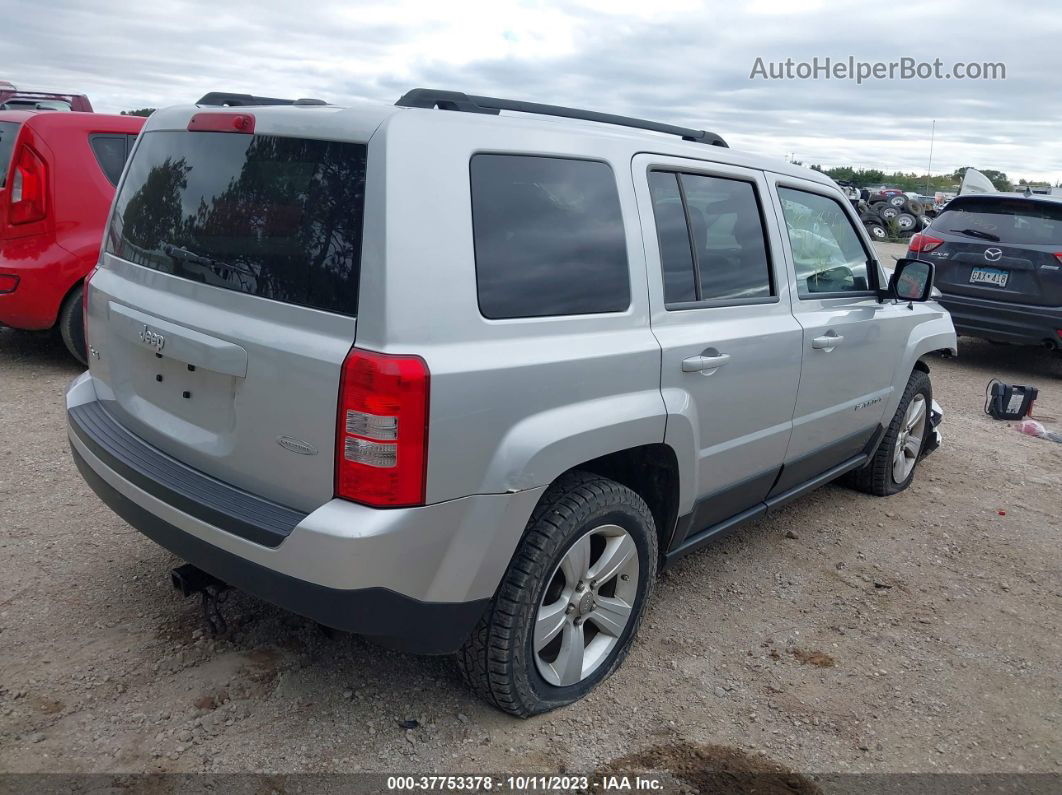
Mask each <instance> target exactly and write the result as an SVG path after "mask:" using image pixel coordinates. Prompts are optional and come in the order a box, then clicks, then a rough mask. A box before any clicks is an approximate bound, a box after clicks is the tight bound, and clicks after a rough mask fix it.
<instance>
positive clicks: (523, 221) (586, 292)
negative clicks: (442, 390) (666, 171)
mask: <svg viewBox="0 0 1062 795" xmlns="http://www.w3.org/2000/svg"><path fill="white" fill-rule="evenodd" d="M470 172H471V182H472V229H473V235H474V241H475V249H476V284H477V288H478V291H479V310H480V312H481V313H482V314H483V316H484V317H488V318H492V319H494V318H520V317H546V316H554V315H579V314H592V313H600V312H622V311H624V310H626V309H627V307H629V306H630V303H631V285H630V275H629V270H628V267H627V241H626V237H625V235H624V231H623V216H622V214H621V212H620V203H619V193H618V192H617V189H616V178H615V177H614V176H613V174H612V169H611V168H610V167H609V165H608V164H607V163H601V162H596V161H590V160H569V159H562V158H555V157H537V156H529V155H494V154H489V155H488V154H483V155H475V156H474V157H473V158H472V162H471V165H470Z"/></svg>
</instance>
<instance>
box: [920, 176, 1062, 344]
mask: <svg viewBox="0 0 1062 795" xmlns="http://www.w3.org/2000/svg"><path fill="white" fill-rule="evenodd" d="M908 256H911V257H919V258H921V259H925V260H929V261H930V262H933V263H934V264H935V265H936V285H937V288H938V289H939V290H940V292H941V294H942V297H941V298H940V303H941V304H943V305H944V307H945V308H947V310H948V311H949V312H951V317H952V320H953V321H954V323H955V328H956V330H957V331H958V333H959V334H960V335H967V336H971V337H981V338H984V339H987V340H991V341H992V342H1005V343H1016V344H1021V345H1044V346H1046V347H1048V348H1050V349H1052V350H1059V349H1060V348H1062V197H1051V196H1042V195H1036V194H1030V195H1024V194H1012V193H979V194H969V195H962V196H957V197H956V198H954V199H952V200H951V201H950V202H948V204H947V206H946V207H945V209H944V211H943V212H941V214H940V215H939V216H938V217H937V218H935V219H934V220H933V222H932V224H931V225H930V227H929V228H928V229H926V230H925V231H924V232H922V233H920V234H917V235H915V236H914V237H912V238H911V242H910V246H909V249H908Z"/></svg>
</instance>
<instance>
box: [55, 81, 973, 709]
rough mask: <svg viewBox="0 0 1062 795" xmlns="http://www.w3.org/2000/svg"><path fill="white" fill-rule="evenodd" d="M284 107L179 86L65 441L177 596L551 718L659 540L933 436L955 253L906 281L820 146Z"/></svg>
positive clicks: (595, 678) (426, 100)
mask: <svg viewBox="0 0 1062 795" xmlns="http://www.w3.org/2000/svg"><path fill="white" fill-rule="evenodd" d="M252 101H253V100H252ZM276 102H277V101H275V100H274V101H273V104H272V105H270V106H257V107H249V106H247V105H246V104H245V103H239V104H238V103H237V102H236V101H235V99H234V98H232V97H230V98H229V101H228V102H226V104H228V105H230V107H224V108H221V107H217V106H215V107H213V108H210V109H207V108H204V107H202V106H198V107H194V106H186V107H175V108H168V109H165V110H160V111H158V112H156V113H155V114H154V115H153V116H152V117H151V119H150V120H149V121H148V126H147V127H146V128H145V130H144V132H143V134H142V135H141V137H140V140H139V142H138V143H137V147H136V151H135V153H134V154H133V157H132V160H131V161H130V163H129V166H128V167H127V169H126V171H125V174H124V176H123V178H122V184H121V188H120V189H119V194H118V197H117V198H116V200H115V203H114V209H113V212H112V216H111V221H110V224H109V226H108V231H107V236H106V248H105V250H104V252H103V253H102V255H101V257H100V267H99V268H98V269H97V270H96V271H94V273H93V275H92V277H91V279H90V280H89V282H88V283H87V287H86V290H87V301H86V305H87V307H88V315H87V329H88V343H89V345H90V346H91V350H92V356H91V357H90V366H89V370H88V372H86V373H84V374H82V375H81V376H80V377H79V378H77V379H76V380H75V381H74V382H73V384H72V385H71V387H70V389H69V390H68V392H67V417H68V423H69V435H70V443H71V448H72V450H73V456H74V460H75V462H76V464H77V466H78V468H79V470H80V471H81V473H82V474H83V475H84V477H85V478H86V480H87V482H88V483H89V484H90V486H91V487H92V488H93V489H94V490H95V491H96V493H97V494H98V495H99V496H100V497H101V499H103V501H104V502H106V503H107V504H108V505H110V506H111V507H112V508H113V509H114V510H115V511H116V512H117V513H118V514H119V515H120V516H121V517H123V518H124V519H125V520H126V521H128V522H129V523H130V524H131V525H133V526H134V527H136V528H137V529H139V530H140V531H142V532H143V533H144V534H145V535H147V536H148V537H149V538H151V539H153V540H155V541H156V542H158V543H159V544H161V545H162V546H164V547H166V548H167V549H170V550H171V551H173V552H174V553H175V554H177V555H179V556H180V557H182V558H184V559H185V560H186V561H188V564H186V566H183V567H181V569H178V570H176V571H175V572H174V574H175V580H176V582H177V584H180V585H181V587H182V590H183V591H185V592H194V591H195V590H201V589H202V588H203V587H204V586H203V584H204V583H211V582H212V581H214V578H216V580H220V581H223V582H224V583H227V584H229V585H232V586H235V587H239V588H241V589H243V590H245V591H248V592H250V593H252V594H256V595H258V596H259V597H261V598H264V599H267V600H270V601H273V602H275V603H277V604H280V605H282V606H285V607H287V608H289V609H291V610H294V611H296V612H298V613H301V614H303V615H305V616H308V617H311V618H313V619H315V620H317V621H320V622H321V623H323V624H326V625H329V626H332V627H336V628H339V629H345V630H350V631H354V632H359V633H362V634H366V635H371V636H376V637H378V638H380V639H382V640H385V641H386V642H387V643H390V644H395V645H401V646H403V647H405V648H408V649H411V650H418V651H424V652H435V653H446V652H457V657H458V661H459V665H460V667H461V669H462V671H463V673H464V676H465V678H466V681H467V682H468V683H469V685H470V686H471V687H472V688H473V689H474V690H475V691H476V692H477V693H479V694H480V695H481V696H483V697H484V698H485V699H486V700H487V701H489V702H490V703H492V704H494V705H496V706H497V707H499V708H500V709H503V710H505V711H507V712H510V713H513V714H515V715H521V716H527V715H532V714H535V713H539V712H544V711H546V710H549V709H553V708H555V707H558V706H562V705H564V704H567V703H570V702H572V701H574V700H576V699H578V698H581V697H582V696H583V695H585V694H586V693H587V692H589V691H590V689H592V688H593V687H594V686H595V685H596V684H597V683H598V682H600V681H602V680H603V679H605V678H606V677H607V676H609V675H610V674H611V673H612V672H613V671H614V670H615V669H616V668H617V667H618V666H619V665H620V664H621V662H622V661H623V659H624V656H625V655H626V653H627V650H628V648H629V647H630V644H631V642H632V640H633V637H634V635H635V633H636V631H637V629H638V625H639V624H640V622H641V619H642V616H643V614H644V612H645V608H646V604H647V602H648V600H649V598H650V595H651V593H652V591H653V583H654V580H655V577H656V572H657V568H658V566H662V565H666V564H668V563H673V562H674V561H677V560H678V559H680V558H681V557H683V556H684V555H686V554H687V553H689V552H691V551H693V550H695V549H698V548H700V547H701V546H702V545H704V544H706V543H709V542H710V541H712V540H713V539H715V538H718V537H719V536H721V535H722V534H724V533H726V532H728V531H730V530H731V529H733V528H735V527H737V526H738V525H740V524H741V523H743V522H746V521H748V520H751V519H755V518H757V517H761V516H764V515H766V514H767V513H768V512H769V511H773V510H775V509H776V508H778V507H780V506H781V505H783V504H785V503H787V502H788V501H789V500H792V499H795V498H797V497H799V496H800V495H802V494H805V493H807V492H809V491H811V490H812V489H814V488H816V487H818V486H820V485H822V484H825V483H828V482H830V481H832V480H835V479H837V478H840V477H842V476H844V477H847V478H849V482H850V483H851V484H852V485H853V486H855V487H856V488H859V489H861V490H863V491H866V492H868V493H870V494H874V495H879V496H885V495H890V494H895V493H897V492H899V491H902V490H903V489H905V488H907V486H908V485H909V484H910V483H911V481H912V479H913V478H914V477H915V473H916V466H917V463H918V461H919V459H920V458H921V457H922V456H923V455H924V454H925V453H927V452H929V451H930V450H932V449H933V448H934V447H935V446H936V444H937V442H938V440H939V436H938V434H937V432H936V427H935V426H936V424H937V422H938V421H939V419H940V412H939V411H937V410H935V409H934V404H933V399H932V386H931V384H930V379H929V372H928V370H929V368H928V366H927V365H926V363H925V361H924V357H926V356H927V355H928V354H930V353H933V352H936V351H940V350H952V349H954V347H955V331H954V329H953V328H952V325H951V320H950V319H949V318H948V314H947V312H945V311H944V310H943V309H942V308H941V307H940V306H939V305H937V304H936V303H935V302H933V301H929V300H927V299H928V298H929V296H930V291H931V282H932V267H931V266H930V265H929V264H928V263H925V262H918V261H912V260H906V261H901V262H899V263H897V266H896V271H895V273H894V275H893V277H892V278H891V279H890V280H888V281H886V280H885V279H884V277H883V273H882V269H881V267H880V265H879V263H878V261H877V259H876V257H875V254H874V247H873V245H872V243H871V241H870V240H869V238H868V237H867V235H866V234H865V232H864V230H863V228H862V226H861V224H860V222H859V217H858V216H857V215H856V214H855V212H854V211H853V208H852V206H851V204H850V202H849V201H848V200H847V199H846V198H845V196H844V195H843V194H842V193H841V192H840V191H839V190H838V189H837V188H836V186H835V185H834V184H833V183H832V181H831V180H829V178H828V177H826V176H825V175H822V174H819V173H817V172H815V171H812V170H809V169H805V168H801V167H798V166H794V165H790V164H787V163H782V162H775V161H772V160H766V159H763V158H760V157H757V156H754V155H750V154H748V153H742V152H734V151H732V150H730V149H729V148H728V147H727V145H726V143H725V142H724V141H723V140H722V139H721V138H719V137H718V136H716V135H714V134H711V133H708V132H705V131H701V130H693V129H686V128H681V127H674V126H671V125H663V124H658V123H653V122H647V121H642V120H637V119H629V118H623V117H616V116H609V115H606V114H597V113H592V112H588V111H579V110H575V109H571V108H559V107H553V106H544V105H537V104H533V103H525V102H518V101H512V100H503V99H495V98H490V97H476V96H472V97H470V96H466V95H464V94H460V93H458V92H452V91H427V90H423V89H420V90H414V91H411V92H409V93H408V94H406V95H405V96H403V97H402V98H401V99H399V101H398V102H397V103H396V105H397V107H395V106H385V105H370V104H358V105H356V106H354V107H351V108H339V107H332V106H328V105H325V104H324V103H312V102H307V101H298V102H291V103H289V104H288V105H287V106H277V105H276ZM503 110H504V111H516V113H515V115H509V114H508V113H506V114H502V113H501V111H503ZM557 117H562V118H575V119H577V120H578V121H577V122H576V123H569V122H565V121H561V120H558V118H557ZM589 122H595V123H593V124H591V123H589ZM644 130H651V131H653V132H652V133H649V132H645V131H644ZM661 133H664V134H661ZM898 299H902V300H898ZM868 510H869V509H868ZM89 530H90V531H91V528H89ZM672 596H677V595H675V594H672Z"/></svg>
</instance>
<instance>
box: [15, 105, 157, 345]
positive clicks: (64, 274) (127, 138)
mask: <svg viewBox="0 0 1062 795" xmlns="http://www.w3.org/2000/svg"><path fill="white" fill-rule="evenodd" d="M143 126H144V119H142V118H140V117H138V116H110V115H106V114H100V113H56V112H53V111H25V110H8V111H0V325H5V326H11V327H12V328H18V329H29V330H44V329H53V328H54V329H57V330H58V332H59V333H60V334H61V335H62V339H63V342H64V343H65V344H66V347H67V348H68V349H69V350H70V352H71V353H72V354H73V355H74V356H75V357H76V358H77V359H78V360H79V361H81V362H85V361H86V353H85V339H84V327H83V324H82V306H81V284H82V282H83V281H84V279H85V276H86V274H88V272H89V271H90V270H92V268H93V267H94V266H95V264H96V259H97V258H98V257H99V250H100V239H101V237H102V236H103V227H104V223H105V222H106V220H107V211H108V210H109V209H110V206H111V200H112V199H113V198H114V189H115V186H116V185H117V184H118V178H119V177H120V176H121V173H122V168H123V167H124V166H125V161H126V158H127V156H128V154H129V151H130V149H131V148H132V145H133V142H134V141H135V140H136V136H137V134H138V133H139V132H140V129H141V128H142V127H143Z"/></svg>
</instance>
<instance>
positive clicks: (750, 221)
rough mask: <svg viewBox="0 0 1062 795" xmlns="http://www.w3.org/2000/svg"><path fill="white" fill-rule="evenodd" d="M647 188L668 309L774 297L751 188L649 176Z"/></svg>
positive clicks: (722, 180) (736, 182)
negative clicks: (693, 303) (650, 199)
mask: <svg viewBox="0 0 1062 795" xmlns="http://www.w3.org/2000/svg"><path fill="white" fill-rule="evenodd" d="M649 189H650V193H651V194H652V197H653V213H654V216H655V218H656V232H657V239H658V242H659V243H660V264H661V268H662V270H663V277H664V302H665V304H667V305H668V307H669V308H682V307H680V306H677V305H681V304H687V303H692V302H699V301H705V302H712V303H716V304H718V303H722V304H733V303H742V302H745V301H750V300H751V301H759V300H763V299H770V298H771V297H772V296H773V295H774V289H773V284H772V280H771V264H770V255H769V253H768V249H767V242H766V237H765V232H764V225H763V216H762V214H761V210H760V203H759V200H758V198H757V196H756V188H755V186H754V185H753V184H752V183H751V182H747V181H745V180H741V179H731V178H727V177H714V176H708V175H705V174H678V173H673V172H669V171H652V172H650V174H649Z"/></svg>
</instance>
